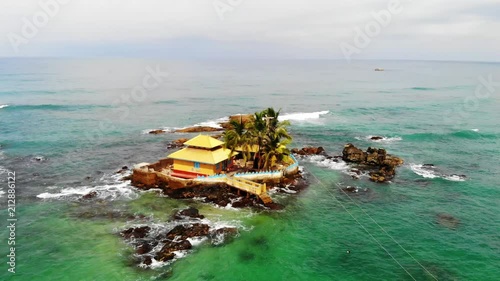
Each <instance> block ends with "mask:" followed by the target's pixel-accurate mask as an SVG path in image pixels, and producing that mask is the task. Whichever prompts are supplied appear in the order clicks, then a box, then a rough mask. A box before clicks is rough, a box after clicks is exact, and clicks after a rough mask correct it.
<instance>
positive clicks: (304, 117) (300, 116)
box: [278, 110, 330, 121]
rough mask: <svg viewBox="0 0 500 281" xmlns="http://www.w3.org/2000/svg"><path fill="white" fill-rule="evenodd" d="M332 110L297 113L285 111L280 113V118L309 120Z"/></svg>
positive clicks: (282, 119) (281, 119)
mask: <svg viewBox="0 0 500 281" xmlns="http://www.w3.org/2000/svg"><path fill="white" fill-rule="evenodd" d="M329 112H330V111H328V110H325V111H317V112H297V113H285V114H283V115H280V116H279V117H278V119H279V120H280V121H284V120H288V121H307V120H313V119H319V118H321V116H322V115H326V114H328V113H329Z"/></svg>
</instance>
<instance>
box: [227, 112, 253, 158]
mask: <svg viewBox="0 0 500 281" xmlns="http://www.w3.org/2000/svg"><path fill="white" fill-rule="evenodd" d="M229 125H230V126H229V129H227V130H226V131H225V132H224V133H223V137H224V148H229V149H231V155H232V154H233V153H234V151H235V150H236V149H237V148H241V149H242V151H243V159H244V160H245V162H246V161H247V159H248V158H250V156H249V155H250V147H251V139H250V135H249V132H248V130H247V129H246V126H245V123H244V122H243V120H242V119H240V121H239V122H238V121H236V120H231V121H229Z"/></svg>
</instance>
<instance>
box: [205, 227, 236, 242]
mask: <svg viewBox="0 0 500 281" xmlns="http://www.w3.org/2000/svg"><path fill="white" fill-rule="evenodd" d="M238 234H239V232H238V229H237V228H236V227H223V228H219V229H217V230H215V231H212V232H211V233H210V239H211V240H212V244H214V245H220V244H222V243H224V242H226V241H228V240H229V239H232V238H234V237H236V236H237V235H238Z"/></svg>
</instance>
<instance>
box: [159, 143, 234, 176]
mask: <svg viewBox="0 0 500 281" xmlns="http://www.w3.org/2000/svg"><path fill="white" fill-rule="evenodd" d="M223 144H224V143H223V142H222V141H220V140H217V139H215V138H213V137H211V136H207V135H198V136H196V137H194V138H192V139H190V140H188V141H187V142H185V143H184V145H185V146H186V147H185V148H183V149H181V150H179V151H176V152H174V153H172V154H170V155H168V158H170V159H173V162H174V167H173V169H172V174H171V175H172V176H175V177H180V178H196V177H197V176H210V175H214V174H219V173H221V172H222V171H226V170H227V168H228V166H230V165H231V164H232V161H231V158H232V157H233V156H235V155H237V154H238V152H234V153H233V154H232V155H231V150H230V149H226V148H223V147H222V145H223Z"/></svg>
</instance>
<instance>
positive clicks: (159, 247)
mask: <svg viewBox="0 0 500 281" xmlns="http://www.w3.org/2000/svg"><path fill="white" fill-rule="evenodd" d="M177 214H188V215H194V217H196V219H198V218H200V217H202V218H203V217H204V216H203V215H200V214H199V211H198V210H197V209H196V208H193V207H189V208H187V209H184V210H179V211H178V212H177ZM188 219H189V217H188ZM175 222H176V221H175V220H174V221H169V222H167V223H166V224H165V225H164V226H162V225H161V224H158V223H155V224H152V225H151V226H148V225H144V226H140V227H131V228H128V229H125V230H123V231H121V232H120V233H119V235H120V236H122V237H123V239H125V240H126V241H127V242H128V243H129V244H130V245H131V246H132V247H134V250H135V252H134V253H135V254H134V257H135V259H136V263H137V264H138V265H139V266H140V267H148V266H149V265H151V264H152V263H153V259H154V260H156V261H158V262H168V261H171V260H173V259H175V258H176V257H180V256H179V255H178V253H177V252H178V251H188V250H191V249H192V248H193V244H191V241H192V240H191V241H190V239H200V240H204V239H208V240H209V241H210V243H211V244H212V245H213V246H219V245H221V244H223V243H227V242H229V241H231V239H233V238H235V237H236V236H238V235H239V231H238V229H237V228H236V227H222V228H212V227H210V225H208V224H206V223H200V222H199V220H197V221H188V222H185V221H184V222H179V223H177V224H176V225H174V226H173V227H172V223H175ZM181 256H182V255H181Z"/></svg>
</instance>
